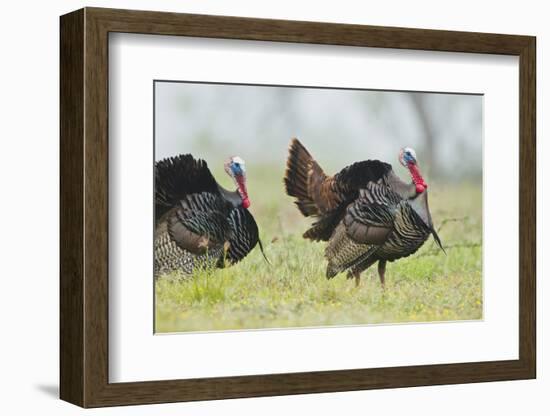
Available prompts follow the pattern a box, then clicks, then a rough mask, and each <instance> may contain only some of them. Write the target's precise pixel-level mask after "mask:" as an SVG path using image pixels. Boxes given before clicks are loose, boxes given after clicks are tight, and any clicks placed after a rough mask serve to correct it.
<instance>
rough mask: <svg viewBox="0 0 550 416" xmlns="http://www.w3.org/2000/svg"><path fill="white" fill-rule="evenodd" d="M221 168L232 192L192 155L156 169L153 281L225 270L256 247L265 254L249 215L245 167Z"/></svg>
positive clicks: (239, 163)
mask: <svg viewBox="0 0 550 416" xmlns="http://www.w3.org/2000/svg"><path fill="white" fill-rule="evenodd" d="M224 168H225V171H226V172H227V174H228V175H229V176H230V177H231V178H232V179H233V180H234V182H235V184H236V186H237V190H236V191H228V190H226V189H224V188H223V187H221V186H220V185H219V184H218V183H217V182H216V180H215V179H214V177H213V176H212V173H211V172H210V170H209V169H208V165H207V164H206V162H205V161H204V160H201V159H195V158H193V156H192V155H190V154H186V155H179V156H175V157H170V158H167V159H164V160H161V161H159V162H157V163H156V164H155V225H156V227H155V247H154V256H155V261H154V263H155V266H154V268H155V275H156V276H158V275H159V274H162V273H167V272H171V271H183V272H184V273H186V274H191V273H192V272H193V270H195V269H196V268H197V267H203V268H205V267H217V268H223V267H226V266H228V265H232V264H234V263H237V262H238V261H240V260H242V259H243V258H244V257H246V255H247V254H248V253H249V252H250V251H251V250H252V249H253V248H254V247H255V246H256V244H258V243H260V249H261V250H262V254H263V248H262V246H261V242H260V240H259V236H258V226H257V225H256V221H255V220H254V217H253V216H252V214H250V212H249V211H248V207H249V206H250V200H249V199H248V193H247V189H246V168H245V163H244V161H243V160H242V159H241V158H240V157H237V156H234V157H231V158H229V159H228V160H227V161H226V162H225V164H224ZM264 257H265V255H264ZM266 260H267V259H266Z"/></svg>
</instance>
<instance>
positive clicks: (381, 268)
mask: <svg viewBox="0 0 550 416" xmlns="http://www.w3.org/2000/svg"><path fill="white" fill-rule="evenodd" d="M385 275H386V260H380V261H379V262H378V276H380V283H382V289H384V288H385V287H386V280H385Z"/></svg>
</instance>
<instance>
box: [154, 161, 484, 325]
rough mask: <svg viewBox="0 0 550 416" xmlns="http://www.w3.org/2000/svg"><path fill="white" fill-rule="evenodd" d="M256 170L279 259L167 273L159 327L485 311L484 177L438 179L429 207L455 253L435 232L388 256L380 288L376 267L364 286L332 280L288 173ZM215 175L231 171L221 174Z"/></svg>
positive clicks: (256, 201)
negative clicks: (400, 254) (290, 190)
mask: <svg viewBox="0 0 550 416" xmlns="http://www.w3.org/2000/svg"><path fill="white" fill-rule="evenodd" d="M248 172H249V175H248V177H249V193H250V196H251V201H252V207H251V212H252V214H253V215H254V216H255V218H256V221H257V222H258V225H259V227H260V235H261V238H262V241H263V243H264V246H265V248H266V254H267V256H268V257H269V259H270V261H271V263H272V264H271V266H270V265H268V264H267V263H266V262H265V261H264V259H263V258H262V256H261V254H260V251H259V249H258V248H256V249H254V250H253V252H252V253H250V254H249V255H248V256H247V257H246V258H245V259H244V260H243V261H242V262H241V263H239V264H237V265H235V266H233V267H230V268H227V269H216V270H211V271H201V272H198V273H195V275H194V276H193V277H192V278H189V277H188V278H185V277H182V276H180V275H178V274H171V275H165V276H161V277H160V278H159V279H157V281H156V315H155V322H156V331H157V332H180V331H211V330H228V329H255V328H281V327H312V326H326V325H360V324H378V323H398V322H429V321H446V320H472V319H481V318H482V309H483V307H482V298H483V297H482V271H481V266H482V255H481V238H482V225H481V189H480V185H479V184H475V185H474V184H461V185H449V184H437V183H430V188H429V192H430V209H431V212H432V217H433V219H434V223H435V225H436V228H440V233H439V234H440V237H441V239H442V241H443V244H444V246H445V247H446V250H447V255H444V254H443V253H442V252H441V251H440V250H439V249H437V248H436V246H435V244H434V242H433V239H432V238H430V239H429V240H428V241H427V242H426V243H425V244H424V246H423V247H422V248H421V250H420V251H419V252H418V253H416V254H415V255H413V256H411V257H409V258H405V259H401V260H398V261H396V262H393V263H388V266H387V270H386V289H385V290H382V288H381V286H380V282H379V280H378V275H377V272H376V267H372V268H371V269H369V270H367V271H366V272H364V273H363V275H362V281H361V285H360V286H359V287H357V288H356V287H355V285H354V283H353V281H352V280H347V279H346V278H345V274H340V275H338V276H336V277H335V278H334V279H332V280H327V279H326V278H325V268H326V261H325V260H324V258H323V250H324V246H325V244H324V243H311V242H309V241H306V240H304V239H303V238H302V237H301V235H302V233H303V232H304V231H305V230H306V229H307V227H308V224H309V223H310V220H308V219H305V218H303V217H301V215H300V214H299V212H298V210H297V209H296V207H295V206H294V205H293V204H292V200H291V199H290V198H289V197H287V196H286V195H284V192H283V187H282V182H281V179H280V178H281V177H282V172H278V171H277V170H275V169H266V168H265V167H264V168H262V169H252V168H251V167H249V169H248ZM215 175H216V177H217V178H219V179H220V181H221V180H222V178H224V174H223V173H222V172H215ZM401 175H402V177H405V176H404V174H403V173H401ZM225 179H227V181H229V179H228V178H225ZM224 185H226V186H227V187H229V183H228V182H224Z"/></svg>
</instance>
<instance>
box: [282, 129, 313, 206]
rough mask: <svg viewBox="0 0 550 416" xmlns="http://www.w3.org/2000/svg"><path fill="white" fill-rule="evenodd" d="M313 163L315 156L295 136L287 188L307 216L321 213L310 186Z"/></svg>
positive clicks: (286, 179)
mask: <svg viewBox="0 0 550 416" xmlns="http://www.w3.org/2000/svg"><path fill="white" fill-rule="evenodd" d="M312 164H316V163H315V160H314V159H313V157H311V155H310V154H309V152H308V151H307V149H306V148H305V147H304V146H303V145H302V143H300V141H299V140H298V139H296V138H293V139H292V140H291V142H290V146H289V148H288V159H287V162H286V172H285V178H284V182H285V189H286V193H287V194H288V195H290V196H293V197H295V198H296V201H295V204H296V205H297V206H298V209H299V210H300V212H301V213H302V214H303V215H304V216H306V217H309V216H310V215H318V214H319V210H318V208H317V206H316V205H315V202H314V201H313V199H312V197H311V195H310V194H309V187H308V181H309V175H310V174H311V166H312Z"/></svg>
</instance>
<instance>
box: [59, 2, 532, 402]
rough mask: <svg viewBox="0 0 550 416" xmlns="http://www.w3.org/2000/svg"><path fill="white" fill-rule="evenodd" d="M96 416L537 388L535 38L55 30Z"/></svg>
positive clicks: (223, 24) (108, 27)
mask: <svg viewBox="0 0 550 416" xmlns="http://www.w3.org/2000/svg"><path fill="white" fill-rule="evenodd" d="M60 52H61V129H60V130H61V276H60V278H61V305H60V323H61V334H60V337H61V339H60V340H61V351H60V357H61V368H60V371H61V388H60V395H61V398H62V399H63V400H66V401H69V402H71V403H75V404H77V405H80V406H83V407H100V406H111V405H125V404H145V403H162V402H176V401H189V400H211V399H223V398H237V397H255V396H267V395H284V394H303V393H319V392H335V391H349V390H361V389H375V388H397V387H409V386H421V385H435V384H454V383H470V382H483V381H499V380H517V379H528V378H534V377H535V375H536V334H535V310H536V305H535V293H536V292H535V282H536V275H535V244H536V236H535V223H536V211H535V199H536V193H535V184H536V179H535V160H536V149H535V107H536V97H535V38H534V37H530V36H518V35H499V34H485V33H466V32H451V31H435V30H422V29H404V28H390V27H375V26H360V25H343V24H328V23H315V22H296V21H283V20H267V19H251V18H240V17H226V16H205V15H188V14H175V13H159V12H146V11H129V10H113V9H98V8H85V9H82V10H78V11H75V12H72V13H70V14H67V15H65V16H62V17H61V51H60Z"/></svg>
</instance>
